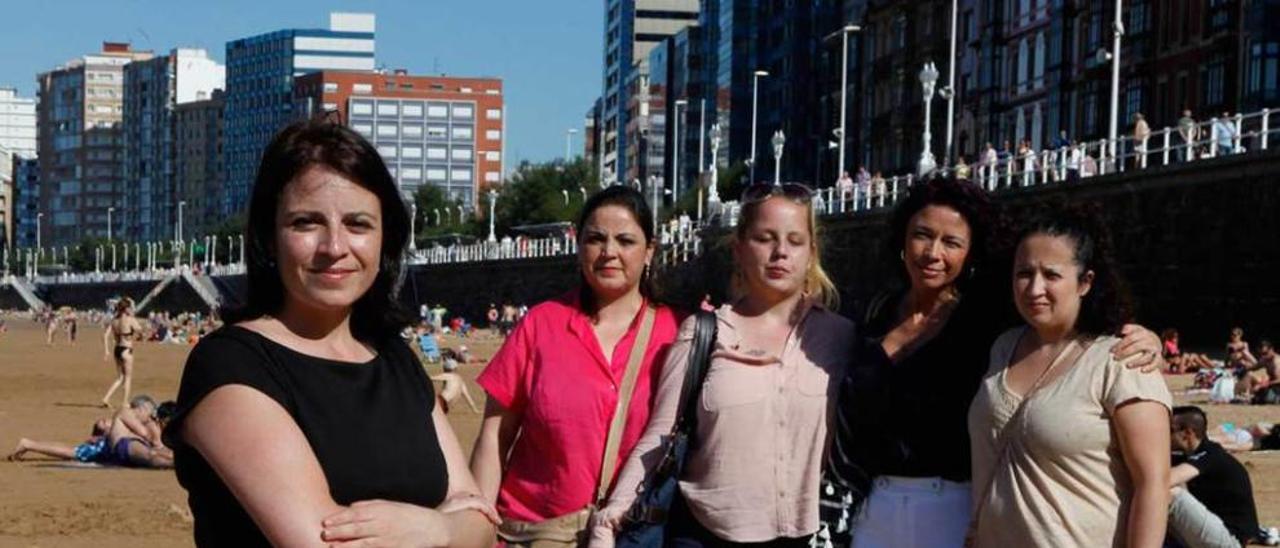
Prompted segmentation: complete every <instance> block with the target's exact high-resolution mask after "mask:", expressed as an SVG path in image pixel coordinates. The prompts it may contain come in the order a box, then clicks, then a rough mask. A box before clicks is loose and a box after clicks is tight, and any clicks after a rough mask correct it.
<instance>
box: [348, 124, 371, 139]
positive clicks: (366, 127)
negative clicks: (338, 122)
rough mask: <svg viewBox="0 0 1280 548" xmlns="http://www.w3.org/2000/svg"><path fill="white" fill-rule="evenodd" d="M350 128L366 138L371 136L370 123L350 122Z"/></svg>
mask: <svg viewBox="0 0 1280 548" xmlns="http://www.w3.org/2000/svg"><path fill="white" fill-rule="evenodd" d="M351 129H354V130H356V133H359V134H361V135H364V136H365V137H366V138H368V137H373V125H372V124H352V125H351Z"/></svg>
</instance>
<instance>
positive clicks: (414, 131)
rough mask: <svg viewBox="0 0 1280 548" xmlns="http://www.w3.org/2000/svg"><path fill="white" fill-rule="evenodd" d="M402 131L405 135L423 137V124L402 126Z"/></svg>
mask: <svg viewBox="0 0 1280 548" xmlns="http://www.w3.org/2000/svg"><path fill="white" fill-rule="evenodd" d="M400 131H402V132H403V133H404V136H405V137H422V126H419V125H413V124H410V125H405V126H401V128H400Z"/></svg>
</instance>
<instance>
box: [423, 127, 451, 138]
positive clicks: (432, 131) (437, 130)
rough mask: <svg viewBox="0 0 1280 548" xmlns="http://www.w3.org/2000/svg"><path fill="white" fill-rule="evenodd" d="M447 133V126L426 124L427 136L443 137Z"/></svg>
mask: <svg viewBox="0 0 1280 548" xmlns="http://www.w3.org/2000/svg"><path fill="white" fill-rule="evenodd" d="M448 135H449V128H447V127H445V126H438V125H430V126H427V137H432V138H435V139H444V138H445V137H447V136H448Z"/></svg>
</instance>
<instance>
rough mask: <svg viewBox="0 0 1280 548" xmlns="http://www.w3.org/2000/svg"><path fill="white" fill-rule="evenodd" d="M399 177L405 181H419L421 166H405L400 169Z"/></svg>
mask: <svg viewBox="0 0 1280 548" xmlns="http://www.w3.org/2000/svg"><path fill="white" fill-rule="evenodd" d="M400 178H401V179H404V180H406V181H421V180H422V168H418V167H406V168H404V169H402V170H401V171H400Z"/></svg>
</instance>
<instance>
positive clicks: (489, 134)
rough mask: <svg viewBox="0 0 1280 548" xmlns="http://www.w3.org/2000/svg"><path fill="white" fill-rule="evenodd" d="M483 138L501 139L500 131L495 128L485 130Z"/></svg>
mask: <svg viewBox="0 0 1280 548" xmlns="http://www.w3.org/2000/svg"><path fill="white" fill-rule="evenodd" d="M484 138H485V139H488V140H490V141H500V140H502V131H500V130H496V129H489V130H485V132H484Z"/></svg>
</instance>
